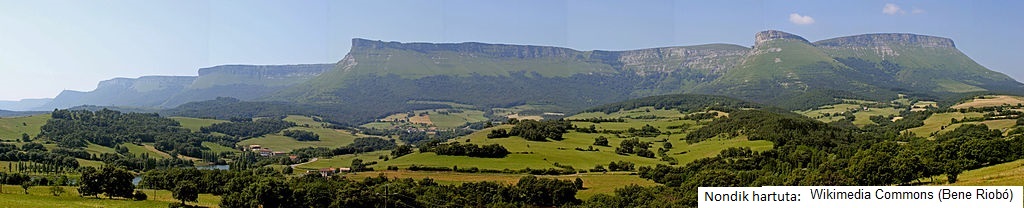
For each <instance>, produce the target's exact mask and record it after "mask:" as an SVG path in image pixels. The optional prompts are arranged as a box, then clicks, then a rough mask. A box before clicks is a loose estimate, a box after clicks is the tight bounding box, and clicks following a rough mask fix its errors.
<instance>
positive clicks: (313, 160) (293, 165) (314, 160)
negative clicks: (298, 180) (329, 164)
mask: <svg viewBox="0 0 1024 208" xmlns="http://www.w3.org/2000/svg"><path fill="white" fill-rule="evenodd" d="M317 159H320V158H316V157H314V158H313V159H310V160H309V161H306V162H304V163H299V164H292V165H290V166H292V169H294V168H295V166H300V165H305V164H308V163H311V162H316V160H317Z"/></svg>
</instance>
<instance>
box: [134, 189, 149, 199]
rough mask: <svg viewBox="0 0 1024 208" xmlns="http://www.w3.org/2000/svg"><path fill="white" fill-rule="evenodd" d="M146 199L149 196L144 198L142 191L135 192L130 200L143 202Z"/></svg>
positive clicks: (144, 194)
mask: <svg viewBox="0 0 1024 208" xmlns="http://www.w3.org/2000/svg"><path fill="white" fill-rule="evenodd" d="M148 198H149V196H146V193H143V192H142V191H135V194H134V195H133V196H132V199H135V201H145V200H146V199H148Z"/></svg>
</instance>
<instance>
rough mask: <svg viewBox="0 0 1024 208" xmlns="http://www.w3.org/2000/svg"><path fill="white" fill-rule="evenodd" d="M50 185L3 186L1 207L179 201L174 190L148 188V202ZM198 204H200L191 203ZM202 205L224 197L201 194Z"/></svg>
mask: <svg viewBox="0 0 1024 208" xmlns="http://www.w3.org/2000/svg"><path fill="white" fill-rule="evenodd" d="M49 188H50V187H49V186H34V187H32V188H29V194H25V193H24V189H21V187H20V186H13V185H3V193H0V202H3V203H2V204H0V207H24V208H35V207H40V208H42V207H47V208H48V207H115V208H116V207H125V208H135V207H167V205H168V204H170V203H171V202H175V201H177V200H175V199H174V198H173V197H171V192H170V191H163V190H144V192H145V193H146V195H148V196H149V199H148V200H145V201H133V200H125V199H106V198H94V197H79V196H78V190H77V188H78V187H73V186H65V187H63V188H64V191H65V193H64V194H63V195H61V196H53V195H52V194H50V191H49ZM190 204H192V205H195V204H196V203H190ZM198 204H199V205H201V206H207V207H218V206H217V205H218V204H220V197H219V196H213V195H210V194H200V195H199V202H198Z"/></svg>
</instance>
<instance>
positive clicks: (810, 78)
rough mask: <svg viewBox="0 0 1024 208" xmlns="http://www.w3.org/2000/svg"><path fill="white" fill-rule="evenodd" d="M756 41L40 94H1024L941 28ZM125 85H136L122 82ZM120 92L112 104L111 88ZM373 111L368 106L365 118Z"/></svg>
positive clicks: (805, 102)
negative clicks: (930, 32) (937, 31)
mask: <svg viewBox="0 0 1024 208" xmlns="http://www.w3.org/2000/svg"><path fill="white" fill-rule="evenodd" d="M753 41H754V46H753V47H744V46H740V45H735V44H707V45H695V46H670V47H659V48H648V49H637V50H626V51H602V50H595V51H579V50H574V49H570V48H562V47H553V46H529V45H510V44H487V43H475V42H469V43H401V42H393V41H379V40H368V39H360V38H356V39H353V40H352V48H351V50H350V52H349V53H348V54H347V55H346V56H345V57H344V58H343V59H341V60H340V61H338V62H337V63H335V64H311V65H285V66H245V65H225V66H217V67H211V68H205V69H200V70H199V76H196V77H176V78H174V79H173V80H172V79H170V78H166V80H164V79H165V78H160V77H143V78H139V80H142V79H154V80H152V81H146V82H144V84H140V83H143V82H138V80H136V81H135V82H132V79H114V80H110V81H105V82H103V83H102V84H100V86H99V87H98V88H97V89H96V90H94V91H92V92H75V91H67V92H65V93H62V94H61V96H58V97H57V98H56V99H54V100H53V101H51V102H50V103H48V104H47V105H45V108H54V107H56V108H63V107H71V106H75V105H86V104H88V105H114V106H141V107H153V108H173V107H175V106H177V105H180V104H183V103H186V102H191V101H201V100H211V99H214V98H217V97H235V98H239V99H241V100H249V101H279V102H287V103H296V104H315V105H331V106H341V107H343V108H345V109H341V110H339V109H333V111H339V112H333V113H339V114H340V113H345V112H348V111H360V110H365V109H373V110H374V112H378V111H379V113H382V114H383V113H386V112H396V111H404V110H407V109H415V108H416V107H414V105H415V104H412V102H410V101H445V102H454V103H461V104H467V105H472V106H477V107H480V108H487V107H511V106H516V105H522V104H527V103H536V104H543V106H545V108H547V109H544V110H549V111H563V112H571V111H578V110H581V109H584V108H587V107H592V106H596V105H600V104H606V103H611V102H617V101H622V100H626V99H631V98H639V97H645V96H652V95H662V94H678V93H696V94H714V95H725V96H730V97H734V98H739V99H744V100H749V101H754V102H760V103H763V104H768V105H774V106H779V107H783V108H788V109H804V108H809V107H813V106H820V105H822V104H828V103H835V102H838V101H839V99H864V100H890V99H892V98H895V97H897V95H899V94H904V95H913V96H916V97H918V98H921V99H933V100H935V99H945V98H949V97H956V96H957V95H961V94H964V93H982V92H1000V93H1011V94H1012V93H1020V92H1024V87H1022V86H1024V85H1022V84H1021V83H1019V82H1017V81H1016V80H1013V79H1011V78H1010V77H1008V76H1006V75H1004V74H1002V73H999V72H995V71H991V70H989V69H987V68H985V67H983V66H981V65H979V64H978V63H976V62H974V61H973V60H972V59H971V58H970V57H968V56H966V55H965V54H963V53H962V52H960V51H959V50H958V49H957V48H956V47H955V44H954V43H953V40H950V39H948V38H942V37H934V36H926V35H916V34H903V33H889V34H864V35H854V36H847V37H838V38H831V39H826V40H821V41H817V42H810V41H808V40H807V39H805V38H803V37H800V36H798V35H795V34H790V33H786V32H783V31H777V30H768V31H762V32H758V33H756V34H754V40H753ZM133 83H134V84H133ZM115 94H116V95H118V96H126V95H128V96H130V97H133V98H132V99H131V100H133V101H132V102H122V101H119V100H118V99H112V98H111V97H110V96H113V95H115ZM368 117H372V116H368Z"/></svg>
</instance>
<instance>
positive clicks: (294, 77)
mask: <svg viewBox="0 0 1024 208" xmlns="http://www.w3.org/2000/svg"><path fill="white" fill-rule="evenodd" d="M332 66H333V65H332V64H304V65H266V66H260V65H223V66H215V67H210V68H203V69H199V76H144V77H139V78H136V79H132V78H115V79H111V80H106V81H102V82H100V83H99V85H98V86H97V87H96V89H95V90H93V91H89V92H80V91H72V90H65V91H64V92H61V94H60V95H58V96H57V97H55V98H54V99H53V100H52V101H50V102H48V103H46V104H45V105H42V106H41V107H37V108H35V109H36V110H53V109H54V108H69V107H74V106H80V105H94V106H132V107H142V108H170V107H175V106H178V105H180V104H183V103H187V102H193V101H203V100H212V99H215V98H217V97H235V98H239V99H242V100H252V99H256V98H260V97H264V96H266V95H268V94H270V93H273V92H275V91H278V90H281V89H284V88H286V87H288V86H291V85H295V84H298V83H302V82H305V81H307V80H309V79H312V78H314V77H316V76H318V75H320V74H321V73H323V72H324V71H327V70H329V69H330V67H332Z"/></svg>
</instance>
